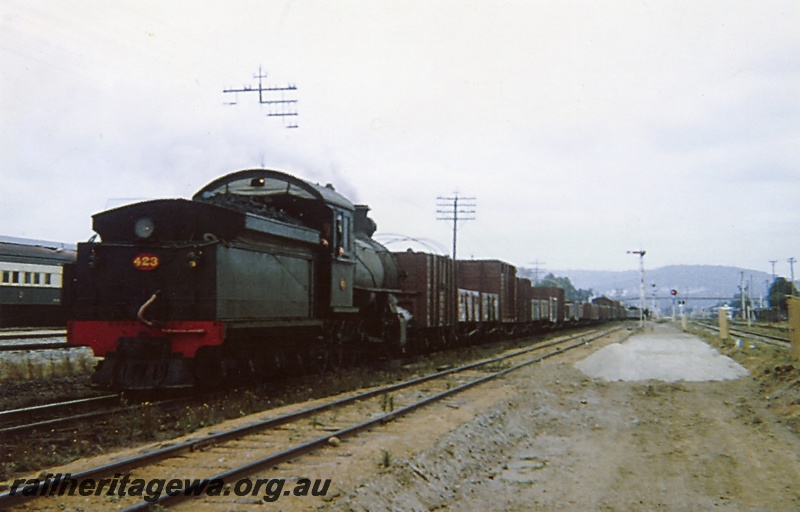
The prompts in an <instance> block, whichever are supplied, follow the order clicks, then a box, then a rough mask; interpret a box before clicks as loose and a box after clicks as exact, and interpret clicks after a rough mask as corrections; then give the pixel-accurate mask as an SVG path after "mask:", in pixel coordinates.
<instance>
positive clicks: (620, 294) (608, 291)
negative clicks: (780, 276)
mask: <svg viewBox="0 0 800 512" xmlns="http://www.w3.org/2000/svg"><path fill="white" fill-rule="evenodd" d="M742 272H744V284H745V288H746V289H747V290H748V291H750V296H751V297H752V299H753V301H754V303H755V305H756V307H758V306H759V301H760V299H761V298H762V297H763V298H764V301H765V302H766V296H767V289H768V288H769V285H771V284H772V276H771V275H770V274H769V273H767V272H761V271H759V270H751V269H746V268H738V267H725V266H720V265H670V266H666V267H660V268H655V269H650V270H648V269H645V295H646V297H647V301H646V307H650V306H651V304H652V298H653V291H654V287H653V284H655V285H656V286H655V296H656V307H657V308H659V309H660V310H661V311H662V313H667V312H669V310H670V309H671V307H672V299H673V297H672V295H671V294H670V291H671V290H677V291H678V295H677V298H678V299H680V300H684V301H686V308H687V309H689V310H696V309H705V308H709V307H711V306H714V305H716V304H717V303H718V302H720V301H726V302H730V301H731V300H732V299H733V296H734V295H738V294H739V285H740V280H741V276H742ZM552 273H553V274H555V275H556V276H561V277H568V278H569V279H570V281H571V282H572V284H573V285H574V286H575V287H576V288H583V289H591V290H593V291H594V294H595V295H596V296H599V295H605V296H606V297H609V298H612V299H616V300H621V301H623V302H625V303H626V304H630V305H635V304H638V303H639V271H638V270H625V271H620V272H614V271H593V270H556V271H553V272H552ZM520 274H521V275H523V276H526V277H531V276H532V275H533V271H532V270H531V269H524V268H523V269H520ZM539 276H540V277H541V271H540V272H539ZM750 283H752V290H751V288H750Z"/></svg>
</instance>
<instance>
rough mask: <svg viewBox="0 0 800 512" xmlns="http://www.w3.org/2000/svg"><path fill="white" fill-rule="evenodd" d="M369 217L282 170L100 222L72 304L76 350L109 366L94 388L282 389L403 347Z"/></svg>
mask: <svg viewBox="0 0 800 512" xmlns="http://www.w3.org/2000/svg"><path fill="white" fill-rule="evenodd" d="M368 210H369V209H368V208H367V207H366V206H361V205H353V204H352V203H351V202H350V201H349V200H347V199H346V198H345V197H343V196H342V195H340V194H339V193H337V192H336V191H335V190H334V188H333V187H332V186H330V185H327V186H320V185H318V184H314V183H311V182H307V181H304V180H301V179H299V178H297V177H294V176H291V175H289V174H286V173H282V172H279V171H274V170H266V169H250V170H243V171H239V172H234V173H232V174H229V175H226V176H224V177H221V178H219V179H217V180H215V181H213V182H211V183H209V184H208V185H206V186H205V187H203V188H202V189H201V190H200V191H199V192H197V194H195V195H194V197H192V199H191V200H186V199H164V200H155V201H146V202H141V203H136V204H131V205H127V206H123V207H120V208H115V209H112V210H108V211H105V212H101V213H98V214H96V215H94V216H93V228H94V230H95V232H96V233H97V234H98V235H99V241H96V240H93V241H89V242H86V243H81V244H79V245H78V256H77V261H76V263H75V265H74V266H73V267H72V268H70V269H69V272H68V280H67V283H66V289H65V296H66V297H67V299H68V302H69V304H70V308H71V317H72V320H71V321H70V322H69V324H68V342H69V343H70V344H72V345H89V346H91V347H92V349H93V350H94V352H95V355H96V356H99V357H102V358H104V359H103V360H102V362H101V363H100V365H99V367H98V369H97V371H96V372H95V374H94V376H93V377H92V384H93V385H94V386H96V387H101V388H109V389H129V390H131V389H154V388H171V387H189V386H196V385H199V386H202V387H207V388H214V387H218V386H221V385H224V384H225V383H231V382H237V381H239V380H250V379H253V378H272V377H274V376H276V375H285V374H289V373H294V372H296V371H298V370H302V371H308V370H309V369H310V368H316V369H319V368H324V367H330V366H335V365H337V364H341V362H342V360H343V358H344V357H346V355H347V354H348V353H351V352H352V351H354V350H364V347H370V346H371V347H375V346H380V347H382V350H387V351H389V352H392V353H397V352H403V351H404V349H405V345H406V322H407V317H408V315H407V313H406V312H404V311H403V310H402V309H400V308H398V307H397V304H396V299H395V296H394V292H396V291H397V289H398V279H399V275H398V274H399V273H398V269H397V265H396V263H395V260H394V258H393V257H392V255H391V254H390V253H389V251H388V250H387V249H386V248H385V247H383V246H382V245H380V244H379V243H377V242H376V241H375V240H373V239H372V234H373V233H374V231H375V223H374V222H373V221H372V219H370V218H369V217H368V216H367V212H368Z"/></svg>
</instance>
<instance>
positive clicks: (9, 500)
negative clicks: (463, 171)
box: [0, 326, 625, 508]
mask: <svg viewBox="0 0 800 512" xmlns="http://www.w3.org/2000/svg"><path fill="white" fill-rule="evenodd" d="M624 328H625V327H623V326H620V327H616V328H613V329H608V330H605V331H603V332H600V333H599V334H597V335H595V336H593V337H591V338H589V339H585V338H584V337H585V336H587V333H581V334H575V335H570V336H565V337H563V338H557V339H555V340H552V341H549V342H545V343H537V344H535V345H533V346H531V347H527V348H524V349H521V350H517V351H515V352H512V353H510V354H506V355H502V356H498V357H493V358H489V359H482V360H480V361H477V362H474V363H470V364H467V365H463V366H459V367H454V368H449V369H446V370H443V371H439V372H436V373H433V374H430V375H426V376H422V377H418V378H416V379H411V380H408V381H404V382H399V383H396V384H390V385H388V386H382V387H379V388H376V389H373V390H369V391H365V392H361V393H357V394H354V395H350V396H347V397H344V398H340V399H337V400H334V401H331V402H327V403H324V404H320V405H316V406H312V407H308V408H305V409H303V410H300V411H296V412H293V413H289V414H285V415H282V416H277V417H274V418H269V419H266V420H264V421H262V422H258V423H254V424H251V425H245V426H243V427H238V428H235V429H232V430H229V431H225V432H219V433H216V434H211V435H208V436H205V437H203V438H200V439H190V440H187V441H184V442H182V443H178V444H175V445H170V446H166V447H163V448H160V449H157V450H154V451H151V452H147V453H144V454H141V455H137V456H134V457H130V458H127V459H121V460H117V461H114V462H110V463H108V464H104V465H101V466H97V467H94V468H88V469H86V470H83V471H79V472H77V473H71V475H70V478H71V479H72V480H82V479H87V478H94V477H98V476H101V475H106V474H112V473H116V472H121V471H124V470H128V469H132V468H136V467H141V466H144V465H146V464H149V463H153V462H157V461H159V460H163V459H167V458H169V457H173V456H177V455H180V454H182V453H186V452H191V451H194V450H199V449H202V448H203V447H205V446H208V445H213V444H219V443H220V442H225V441H228V440H231V439H237V438H241V437H244V436H246V435H249V434H252V433H255V432H259V431H264V430H269V429H271V428H275V427H278V426H281V425H284V424H286V423H291V422H294V421H297V420H300V419H303V418H307V417H310V416H313V415H315V414H318V413H320V412H324V411H327V410H330V409H333V408H336V407H340V406H344V405H349V404H352V403H354V402H357V401H359V400H365V399H368V398H374V397H376V396H380V395H382V394H385V393H389V392H393V391H396V390H399V389H403V388H406V387H411V386H414V385H417V384H421V383H424V382H427V381H430V380H434V379H437V378H441V377H444V376H447V375H450V374H453V373H458V372H462V371H466V370H470V369H474V368H477V367H480V366H485V365H489V364H493V363H497V362H500V361H503V360H505V359H509V358H512V357H517V356H519V355H523V354H526V353H528V352H533V351H535V350H541V349H544V348H548V347H551V346H554V345H559V344H563V343H567V342H569V341H572V340H575V339H578V338H582V339H581V341H580V342H578V343H576V344H575V345H574V346H573V347H570V348H574V347H577V346H582V345H585V344H588V343H589V341H592V340H594V339H597V338H600V337H603V336H607V335H609V334H612V333H614V332H616V331H619V330H622V329H624ZM589 332H591V331H589ZM563 351H564V350H563V349H560V350H557V351H555V352H553V353H551V354H549V355H546V356H544V357H542V358H540V359H539V360H542V359H545V358H547V357H552V356H553V355H557V354H559V353H561V352H563ZM534 362H535V361H534ZM506 373H507V372H506ZM473 385H474V384H473ZM453 389H458V388H453ZM388 417H393V416H392V415H391V413H390V415H389V416H388ZM333 435H336V434H330V435H327V436H325V439H326V440H327V439H328V438H329V437H331V436H333ZM43 485H45V482H44V481H42V482H38V483H36V484H33V485H32V486H31V487H30V488H29V489H28V491H29V492H30V494H31V496H30V498H35V497H39V496H36V495H37V494H38V492H39V490H40V489H41V487H42V486H43ZM26 498H28V497H26V496H22V495H21V494H13V495H12V494H10V491H7V492H5V493H3V494H0V508H2V507H4V506H9V505H11V504H13V503H16V502H19V501H22V500H24V499H26ZM149 505H152V504H151V503H148V506H149Z"/></svg>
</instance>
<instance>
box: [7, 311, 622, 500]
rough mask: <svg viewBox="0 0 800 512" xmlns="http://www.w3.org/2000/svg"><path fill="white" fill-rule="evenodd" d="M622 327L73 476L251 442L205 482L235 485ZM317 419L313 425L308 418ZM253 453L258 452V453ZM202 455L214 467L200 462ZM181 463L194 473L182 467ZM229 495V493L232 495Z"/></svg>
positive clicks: (216, 453)
mask: <svg viewBox="0 0 800 512" xmlns="http://www.w3.org/2000/svg"><path fill="white" fill-rule="evenodd" d="M622 329H624V327H617V328H614V329H605V330H596V331H592V332H588V333H582V334H576V335H571V336H563V337H560V338H557V339H555V340H553V341H549V342H544V343H538V344H535V345H533V346H531V347H528V348H525V349H521V350H516V351H514V352H511V353H508V354H506V355H502V356H498V357H493V358H489V359H484V360H481V361H478V362H475V363H470V364H467V365H464V366H459V367H456V368H450V369H446V370H443V371H439V372H436V373H433V374H430V375H426V376H424V377H418V378H415V379H411V380H408V381H404V382H400V383H395V384H391V385H387V386H380V387H376V388H373V389H369V390H367V391H362V392H358V393H354V394H350V395H348V396H346V397H344V398H338V399H333V400H321V401H318V403H317V404H315V405H311V406H307V407H305V408H302V409H299V410H296V411H294V412H291V413H289V414H284V415H280V416H272V417H267V418H265V419H262V420H259V421H257V422H254V423H251V424H248V425H246V426H242V427H239V428H235V429H231V430H227V431H223V432H217V433H213V434H208V435H205V436H202V437H199V438H194V439H191V440H188V441H185V442H182V443H179V444H175V445H171V446H167V447H163V448H161V449H156V450H153V451H151V452H148V453H144V454H140V455H136V456H134V457H130V458H127V459H122V460H117V461H114V462H112V463H108V464H105V465H102V466H99V467H94V468H90V469H86V470H83V471H80V472H76V473H72V474H71V475H70V479H71V480H75V481H85V480H87V479H96V478H99V477H101V476H104V475H110V474H114V475H117V476H119V475H121V474H122V473H124V472H132V474H130V475H129V476H130V478H133V479H136V478H140V479H152V478H154V476H155V475H159V474H165V475H167V477H166V478H169V476H170V475H175V474H190V473H191V472H193V471H196V468H197V467H219V466H220V464H221V461H225V460H227V459H236V457H229V456H223V455H222V454H224V453H226V452H230V451H231V450H235V449H236V446H237V443H239V444H240V443H246V444H247V446H248V456H247V457H248V458H250V461H249V462H248V463H246V464H240V465H236V464H235V463H234V462H235V460H231V461H230V462H231V463H226V464H224V466H225V467H224V468H222V471H221V472H218V473H216V474H213V475H208V476H204V477H202V479H205V480H206V481H230V479H233V478H237V477H242V476H245V475H252V474H254V473H255V472H256V471H258V470H259V469H261V468H268V467H271V466H274V465H276V464H279V463H282V462H286V461H289V460H293V459H296V458H298V457H300V456H302V455H305V454H308V453H311V452H314V451H316V450H319V449H321V448H322V447H325V446H328V445H330V444H332V443H334V441H333V440H334V439H336V440H342V439H345V438H348V437H352V436H355V435H357V434H359V433H361V432H364V431H366V430H368V429H370V428H372V427H374V426H376V425H380V424H383V423H387V422H390V421H393V420H395V419H397V418H400V417H402V416H404V415H407V414H411V413H412V412H414V411H416V410H417V409H419V408H421V407H424V406H426V405H428V404H432V403H434V402H438V401H441V400H444V399H446V398H448V397H451V396H453V395H455V394H456V393H460V392H462V391H465V390H467V389H470V388H472V387H475V386H479V385H481V384H484V383H486V382H488V381H490V380H493V379H496V378H498V377H501V376H504V375H506V374H508V373H510V372H512V371H515V370H518V369H521V368H524V367H526V366H529V365H531V364H534V363H536V362H539V361H543V360H544V359H547V358H550V357H553V356H555V355H558V354H562V353H564V352H566V351H568V350H572V349H575V348H578V347H583V346H586V345H587V344H589V343H590V342H591V341H593V340H596V339H599V338H602V337H605V336H608V335H610V334H611V333H614V332H617V331H619V330H622ZM378 411H379V412H378ZM321 413H328V414H331V415H333V416H335V418H336V419H335V420H333V421H334V423H335V424H336V426H335V427H333V428H330V427H329V428H325V429H321V428H318V427H319V422H317V421H314V418H316V417H318V415H320V414H321ZM309 419H311V421H308V420H309ZM338 442H339V441H336V443H338ZM254 447H258V448H254ZM252 452H258V454H257V456H256V455H253V454H252ZM198 458H201V459H203V460H208V461H209V462H207V463H206V462H203V461H202V460H201V461H198V460H197V459H198ZM187 461H190V462H187ZM187 464H188V466H186V465H187ZM191 464H194V465H193V466H192V465H191ZM181 465H183V466H185V467H189V468H194V469H186V468H184V469H183V470H180V469H176V467H177V466H181ZM192 485H194V483H192V482H190V481H188V480H187V481H186V482H185V484H184V483H183V482H181V486H180V487H178V486H172V487H170V491H169V492H168V493H163V494H159V496H158V497H157V499H152V500H147V501H142V497H141V495H140V496H139V497H134V498H136V499H131V497H130V496H115V497H114V498H115V499H114V506H115V507H118V508H121V509H123V510H128V511H133V510H145V509H148V508H149V507H151V506H153V505H161V506H163V505H164V504H165V503H167V502H170V504H172V503H173V502H174V501H177V500H179V499H181V498H186V497H189V496H190V495H192V493H193V492H194V491H196V489H194V490H193V488H192ZM47 486H48V482H46V481H42V482H37V483H34V482H29V483H26V488H25V494H29V495H37V494H38V495H42V494H46V493H47V490H48V488H47ZM225 494H226V495H227V492H226V493H225ZM24 499H29V498H27V497H26V496H23V495H21V494H20V492H19V490H18V492H16V493H15V492H13V490H10V491H8V492H6V493H5V494H2V495H0V508H4V507H10V506H12V505H14V504H17V503H19V502H20V501H22V500H24ZM65 499H67V497H65V496H59V497H58V500H59V505H61V504H64V503H65V502H64V500H65ZM84 504H85V502H84Z"/></svg>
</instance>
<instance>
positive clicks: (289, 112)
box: [222, 66, 298, 128]
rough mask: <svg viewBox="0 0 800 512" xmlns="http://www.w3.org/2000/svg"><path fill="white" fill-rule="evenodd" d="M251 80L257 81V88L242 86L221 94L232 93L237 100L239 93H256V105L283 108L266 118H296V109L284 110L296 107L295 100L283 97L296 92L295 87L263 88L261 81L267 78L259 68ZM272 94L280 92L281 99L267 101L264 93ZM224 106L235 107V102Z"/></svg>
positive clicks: (290, 85) (292, 85)
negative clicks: (287, 93)
mask: <svg viewBox="0 0 800 512" xmlns="http://www.w3.org/2000/svg"><path fill="white" fill-rule="evenodd" d="M253 78H257V79H258V87H252V86H250V85H244V86H242V87H241V88H240V89H223V90H222V92H223V93H226V94H227V93H234V94H236V97H237V98H238V97H239V93H248V92H258V103H259V104H261V105H281V107H284V108H281V110H280V111H276V112H269V113H268V114H267V117H282V118H285V117H289V116H297V115H298V113H297V110H296V109H290V110H287V109H286V108H285V107H286V106H287V105H292V106H294V105H297V100H296V99H286V98H284V97H283V94H284V93H285V92H286V91H296V90H297V86H296V85H294V84H287V85H286V86H283V87H265V86H264V85H263V79H265V78H267V75H266V73H264V72H262V70H261V67H260V66H259V68H258V74H257V75H255V76H253ZM272 92H280V93H281V99H279V100H276V99H268V98H266V97H265V93H272ZM226 105H236V101H235V100H234V101H232V102H228V103H226ZM286 128H297V124H293V125H288V126H286Z"/></svg>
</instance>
